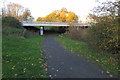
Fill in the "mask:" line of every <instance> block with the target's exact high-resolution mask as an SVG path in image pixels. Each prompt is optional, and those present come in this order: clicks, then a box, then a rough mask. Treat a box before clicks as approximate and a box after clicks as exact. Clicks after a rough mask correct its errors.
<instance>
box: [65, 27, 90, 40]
mask: <svg viewBox="0 0 120 80" xmlns="http://www.w3.org/2000/svg"><path fill="white" fill-rule="evenodd" d="M65 34H67V35H68V36H69V37H70V38H71V39H74V40H82V41H87V35H88V34H87V29H82V28H79V27H75V26H70V27H69V28H68V31H67V32H66V33H65Z"/></svg>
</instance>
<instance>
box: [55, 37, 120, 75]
mask: <svg viewBox="0 0 120 80" xmlns="http://www.w3.org/2000/svg"><path fill="white" fill-rule="evenodd" d="M55 39H56V40H57V41H58V42H60V43H61V44H62V45H63V46H64V47H65V48H66V49H68V50H70V51H73V52H76V53H78V55H80V56H84V57H85V58H88V59H89V60H91V61H92V62H93V63H96V64H98V65H100V66H101V67H102V68H103V69H104V70H106V71H107V73H109V72H111V73H113V74H114V75H119V76H120V74H118V72H119V71H120V70H119V65H118V63H117V61H116V59H115V57H113V55H112V54H108V53H104V52H97V51H94V50H92V49H91V48H90V47H89V45H88V44H87V43H86V42H79V41H74V40H71V39H69V38H67V37H55Z"/></svg>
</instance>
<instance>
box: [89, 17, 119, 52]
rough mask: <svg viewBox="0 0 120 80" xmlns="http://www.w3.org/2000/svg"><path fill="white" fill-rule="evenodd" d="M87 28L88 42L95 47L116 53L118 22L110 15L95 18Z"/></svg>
mask: <svg viewBox="0 0 120 80" xmlns="http://www.w3.org/2000/svg"><path fill="white" fill-rule="evenodd" d="M96 20H97V23H96V24H94V25H92V27H91V28H90V29H89V31H88V33H89V42H90V43H91V44H92V45H93V46H94V47H95V48H97V49H100V50H103V51H108V52H110V53H118V22H117V19H115V18H111V17H101V18H98V19H96Z"/></svg>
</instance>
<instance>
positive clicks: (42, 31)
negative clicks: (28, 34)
mask: <svg viewBox="0 0 120 80" xmlns="http://www.w3.org/2000/svg"><path fill="white" fill-rule="evenodd" d="M43 34H44V27H43V26H41V27H40V35H41V36H42V35H43Z"/></svg>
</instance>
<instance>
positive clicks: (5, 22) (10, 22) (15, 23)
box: [2, 16, 22, 28]
mask: <svg viewBox="0 0 120 80" xmlns="http://www.w3.org/2000/svg"><path fill="white" fill-rule="evenodd" d="M2 26H3V28H4V27H15V28H22V27H21V23H20V22H19V20H17V19H16V18H14V17H10V16H6V17H2Z"/></svg>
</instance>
